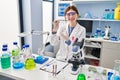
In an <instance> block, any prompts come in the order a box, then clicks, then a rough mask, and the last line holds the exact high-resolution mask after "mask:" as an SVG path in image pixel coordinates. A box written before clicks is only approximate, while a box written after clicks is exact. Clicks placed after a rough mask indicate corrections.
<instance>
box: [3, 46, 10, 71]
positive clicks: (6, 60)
mask: <svg viewBox="0 0 120 80" xmlns="http://www.w3.org/2000/svg"><path fill="white" fill-rule="evenodd" d="M1 67H2V69H7V68H10V67H11V58H10V54H9V53H8V51H7V47H3V48H2V56H1Z"/></svg>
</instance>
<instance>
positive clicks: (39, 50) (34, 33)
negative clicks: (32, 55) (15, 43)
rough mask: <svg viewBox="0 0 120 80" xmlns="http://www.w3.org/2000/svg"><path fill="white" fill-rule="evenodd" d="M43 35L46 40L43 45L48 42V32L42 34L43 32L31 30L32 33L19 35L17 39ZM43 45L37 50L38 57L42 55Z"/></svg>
mask: <svg viewBox="0 0 120 80" xmlns="http://www.w3.org/2000/svg"><path fill="white" fill-rule="evenodd" d="M45 34H47V38H46V40H45V44H46V42H47V40H48V37H49V34H50V33H49V32H48V31H46V32H43V31H36V30H32V31H30V32H23V33H20V34H19V35H18V37H26V36H29V35H45ZM45 44H42V46H41V47H40V48H39V49H38V54H39V55H43V53H44V49H45Z"/></svg>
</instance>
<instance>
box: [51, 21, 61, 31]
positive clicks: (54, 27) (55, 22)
mask: <svg viewBox="0 0 120 80" xmlns="http://www.w3.org/2000/svg"><path fill="white" fill-rule="evenodd" d="M59 22H60V21H59V20H55V21H54V22H53V29H52V31H53V32H57V30H58V28H59Z"/></svg>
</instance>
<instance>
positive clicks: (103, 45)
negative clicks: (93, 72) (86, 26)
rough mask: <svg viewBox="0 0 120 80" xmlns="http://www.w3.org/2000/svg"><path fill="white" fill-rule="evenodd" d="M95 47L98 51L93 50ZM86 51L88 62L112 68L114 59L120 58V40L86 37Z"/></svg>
mask: <svg viewBox="0 0 120 80" xmlns="http://www.w3.org/2000/svg"><path fill="white" fill-rule="evenodd" d="M94 49H95V50H97V51H96V52H95V51H93V50H94ZM84 52H85V60H86V62H87V63H88V64H91V65H98V66H102V67H106V68H111V69H112V68H113V67H114V60H116V59H120V41H110V40H104V39H102V38H86V39H85V45H84ZM96 54H97V55H96Z"/></svg>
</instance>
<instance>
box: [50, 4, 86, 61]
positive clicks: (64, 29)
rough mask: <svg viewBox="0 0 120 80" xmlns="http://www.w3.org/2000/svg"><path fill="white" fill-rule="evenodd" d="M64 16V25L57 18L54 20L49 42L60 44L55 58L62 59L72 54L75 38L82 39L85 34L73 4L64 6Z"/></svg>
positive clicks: (66, 58)
mask: <svg viewBox="0 0 120 80" xmlns="http://www.w3.org/2000/svg"><path fill="white" fill-rule="evenodd" d="M64 16H65V25H63V23H61V24H60V21H59V20H55V21H54V22H53V25H54V26H53V29H52V35H51V44H52V45H57V44H60V46H59V50H58V52H57V54H56V58H57V59H59V60H63V61H65V60H68V59H69V58H70V57H71V56H72V47H73V46H72V45H73V43H74V41H75V39H76V38H77V39H78V41H82V39H83V38H85V35H86V29H85V28H84V27H83V26H81V25H79V24H78V23H77V19H78V17H79V12H78V10H77V8H76V7H75V6H74V5H72V6H69V7H67V8H66V10H65V12H64Z"/></svg>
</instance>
